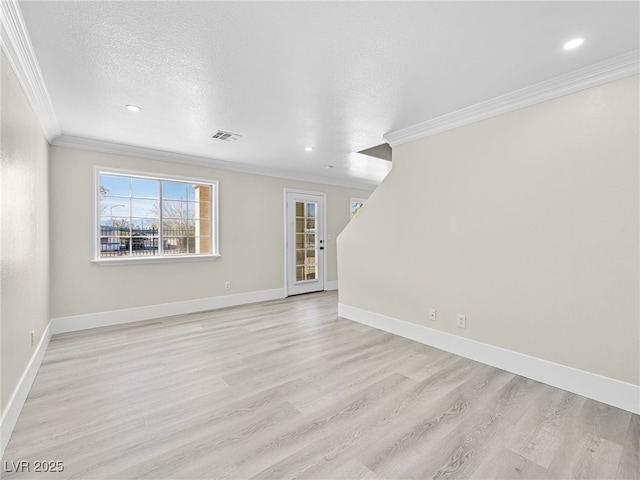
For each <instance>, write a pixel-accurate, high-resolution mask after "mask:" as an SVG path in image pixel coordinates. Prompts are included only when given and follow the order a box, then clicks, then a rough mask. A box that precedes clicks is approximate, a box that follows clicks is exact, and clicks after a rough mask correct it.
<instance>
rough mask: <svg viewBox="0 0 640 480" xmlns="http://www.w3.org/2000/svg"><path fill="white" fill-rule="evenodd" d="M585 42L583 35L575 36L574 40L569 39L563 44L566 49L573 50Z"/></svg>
mask: <svg viewBox="0 0 640 480" xmlns="http://www.w3.org/2000/svg"><path fill="white" fill-rule="evenodd" d="M583 43H584V38H583V37H578V38H574V39H573V40H569V41H568V42H567V43H565V44H564V45H563V47H562V48H564V49H565V50H573V49H574V48H578V47H579V46H580V45H582V44H583Z"/></svg>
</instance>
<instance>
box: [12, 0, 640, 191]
mask: <svg viewBox="0 0 640 480" xmlns="http://www.w3.org/2000/svg"><path fill="white" fill-rule="evenodd" d="M19 5H20V9H21V11H22V15H23V17H24V20H25V24H26V27H27V30H28V32H29V36H30V39H31V42H32V45H33V48H34V51H35V54H36V57H37V60H38V62H39V65H40V68H41V71H42V75H43V78H44V82H45V84H46V87H47V90H48V92H49V96H50V98H51V102H52V104H53V108H54V111H55V114H56V117H57V119H58V122H59V125H60V128H61V130H62V133H63V134H64V135H65V136H73V137H82V138H87V139H94V140H101V141H107V142H113V143H116V144H123V145H131V146H137V147H146V148H152V149H155V150H162V151H165V152H174V153H180V154H187V155H194V156H198V157H204V158H207V159H212V161H213V160H221V161H227V162H233V163H238V164H244V165H250V166H252V167H255V168H256V169H262V170H265V169H271V170H273V171H274V172H277V171H283V172H284V171H286V172H290V173H294V174H300V175H303V176H305V175H306V176H312V177H314V178H317V179H318V180H320V181H325V180H328V181H331V180H340V181H344V182H353V183H354V184H355V183H361V184H367V183H368V184H375V183H377V182H379V181H380V180H381V179H382V178H383V177H384V176H385V174H386V173H387V172H388V170H389V168H390V163H389V162H387V161H385V160H380V159H376V158H373V157H367V156H364V155H361V154H357V153H355V152H358V151H360V150H363V149H367V148H370V147H373V146H375V145H379V144H380V143H382V142H383V137H384V135H385V134H386V133H387V132H390V131H391V132H392V131H396V130H399V129H403V128H406V127H410V126H412V125H414V124H417V123H420V122H424V121H427V120H430V119H434V118H437V117H440V116H442V115H445V114H447V113H450V112H453V111H456V110H459V109H461V108H464V107H467V106H470V105H474V104H477V103H479V102H482V101H485V100H488V99H491V98H494V97H496V96H499V95H503V94H506V93H508V92H512V91H514V90H517V89H521V88H524V87H527V86H530V85H533V84H535V83H538V82H541V81H544V80H548V79H551V78H554V77H557V76H559V75H563V74H567V73H569V72H572V71H574V70H576V69H580V68H583V67H585V66H588V65H591V64H594V63H596V62H601V61H603V60H606V59H608V58H610V57H614V56H617V55H620V54H623V53H626V52H630V51H633V50H636V49H638V42H639V27H638V23H639V20H638V18H639V8H638V3H637V2H623V3H617V2H610V1H607V2H566V3H565V2H562V3H559V2H299V3H298V2H283V3H279V2H255V3H254V2H204V1H199V2H181V1H178V2H176V1H171V2H169V1H166V2H155V1H126V2H112V1H89V2H79V1H69V2H67V1H45V2H38V1H25V2H19ZM576 36H584V37H585V38H586V42H585V44H584V45H583V46H582V47H581V48H579V49H577V50H575V51H572V52H565V51H563V49H562V44H563V43H564V42H565V41H567V40H569V39H571V38H573V37H576ZM126 104H136V105H139V106H140V107H142V111H141V112H139V113H137V114H134V113H131V112H129V111H127V110H126V109H125V108H124V105H126ZM219 129H220V130H224V131H229V132H233V133H237V134H239V135H241V137H240V138H239V139H237V140H235V141H229V142H224V141H220V140H213V139H211V136H212V135H213V134H214V133H215V132H216V131H217V130H219ZM305 146H312V147H313V151H311V152H305V151H304V147H305ZM327 165H332V166H333V167H334V168H331V169H328V168H327Z"/></svg>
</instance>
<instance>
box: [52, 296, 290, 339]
mask: <svg viewBox="0 0 640 480" xmlns="http://www.w3.org/2000/svg"><path fill="white" fill-rule="evenodd" d="M284 297H285V293H284V289H283V288H275V289H273V290H260V291H257V292H247V293H237V294H234V295H223V296H220V297H210V298H200V299H196V300H186V301H183V302H174V303H162V304H159V305H149V306H145V307H134V308H124V309H121V310H110V311H108V312H98V313H88V314H85V315H74V316H70V317H59V318H54V319H52V320H51V334H52V335H55V334H58V333H67V332H76V331H78V330H86V329H89V328H97V327H107V326H110V325H120V324H123V323H130V322H139V321H142V320H151V319H153V318H160V317H168V316H171V315H182V314H185V313H194V312H202V311H205V310H215V309H218V308H225V307H234V306H236V305H246V304H249V303H256V302H264V301H267V300H276V299H278V298H284Z"/></svg>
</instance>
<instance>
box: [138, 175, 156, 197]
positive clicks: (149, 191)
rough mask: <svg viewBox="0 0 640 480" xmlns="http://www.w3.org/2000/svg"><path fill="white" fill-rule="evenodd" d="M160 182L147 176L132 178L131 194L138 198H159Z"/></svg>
mask: <svg viewBox="0 0 640 480" xmlns="http://www.w3.org/2000/svg"><path fill="white" fill-rule="evenodd" d="M159 187H160V182H158V181H157V180H148V179H146V178H132V179H131V195H132V196H134V197H138V198H156V199H157V198H159V197H160V196H159Z"/></svg>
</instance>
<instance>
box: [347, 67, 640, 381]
mask: <svg viewBox="0 0 640 480" xmlns="http://www.w3.org/2000/svg"><path fill="white" fill-rule="evenodd" d="M638 111H639V105H638V77H637V76H634V77H630V78H626V79H623V80H619V81H616V82H612V83H608V84H605V85H602V86H599V87H596V88H592V89H589V90H585V91H582V92H579V93H575V94H572V95H568V96H564V97H560V98H557V99H555V100H552V101H548V102H545V103H542V104H539V105H536V106H533V107H529V108H526V109H522V110H518V111H515V112H512V113H509V114H505V115H501V116H499V117H495V118H492V119H489V120H485V121H482V122H478V123H475V124H472V125H468V126H465V127H461V128H457V129H454V130H450V131H448V132H445V133H441V134H438V135H434V136H430V137H427V138H423V139H420V140H417V141H414V142H410V143H406V144H403V145H400V146H398V147H396V148H394V152H393V153H394V158H393V162H394V168H393V170H392V171H391V173H390V174H389V176H387V178H386V179H385V180H384V181H383V183H382V184H381V185H380V186H379V187H378V189H377V190H376V191H375V192H374V193H373V194H372V196H371V197H370V198H369V201H368V202H367V204H366V205H365V206H364V208H363V209H362V210H361V211H360V212H359V213H358V215H357V216H356V217H355V218H354V220H353V221H352V222H351V223H350V224H349V225H348V227H347V228H346V229H345V230H344V232H343V233H342V234H341V235H340V237H339V238H338V255H339V259H340V262H339V265H338V267H339V277H340V302H341V303H342V304H345V305H349V306H352V307H357V308H360V309H363V310H367V311H370V312H374V313H379V314H383V315H386V316H389V317H393V318H396V319H400V320H404V321H408V322H413V323H416V324H420V325H424V326H428V327H430V328H435V329H438V330H441V331H444V332H447V333H450V334H454V335H460V336H463V337H466V338H469V339H472V340H476V341H480V342H483V343H486V344H490V345H494V346H498V347H502V348H505V349H508V350H512V351H515V352H519V353H523V354H527V355H531V356H533V357H537V358H541V359H544V360H548V361H551V362H555V363H558V364H562V365H566V366H570V367H574V368H578V369H581V370H585V371H587V372H592V373H595V374H599V375H602V376H605V377H610V378H613V379H617V380H621V381H624V382H628V383H630V384H634V385H639V384H640V342H639V338H640V327H639V310H638V306H639V245H640V240H639V235H638V232H639V225H638V223H639V205H638V204H639V193H638V183H639V182H638V175H639V166H638V165H639V158H640V151H639V150H640V149H639V146H638V132H639V124H638V123H639V122H638ZM429 308H436V309H437V311H438V320H437V322H430V321H429V320H427V314H428V309H429ZM457 313H463V314H466V315H467V328H466V329H465V330H462V329H459V328H457V327H456V326H455V317H456V314H457Z"/></svg>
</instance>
